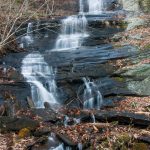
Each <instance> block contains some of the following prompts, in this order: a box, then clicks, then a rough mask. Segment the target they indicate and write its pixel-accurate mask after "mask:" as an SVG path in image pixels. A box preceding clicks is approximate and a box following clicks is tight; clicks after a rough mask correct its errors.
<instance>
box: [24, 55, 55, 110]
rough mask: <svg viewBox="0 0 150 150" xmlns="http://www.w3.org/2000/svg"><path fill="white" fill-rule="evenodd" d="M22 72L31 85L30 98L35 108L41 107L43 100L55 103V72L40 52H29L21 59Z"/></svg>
mask: <svg viewBox="0 0 150 150" xmlns="http://www.w3.org/2000/svg"><path fill="white" fill-rule="evenodd" d="M22 74H23V76H24V77H25V79H26V80H27V82H28V83H30V85H31V94H32V100H33V101H34V103H35V106H36V107H37V108H43V107H44V103H45V102H48V103H50V104H56V103H57V100H56V99H57V92H56V89H57V86H56V83H55V74H54V71H53V68H52V67H49V66H48V64H47V63H46V62H45V61H44V58H43V57H42V56H41V54H39V53H31V54H29V55H27V56H26V57H25V58H24V59H23V61H22Z"/></svg>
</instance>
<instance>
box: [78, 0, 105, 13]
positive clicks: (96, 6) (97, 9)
mask: <svg viewBox="0 0 150 150" xmlns="http://www.w3.org/2000/svg"><path fill="white" fill-rule="evenodd" d="M79 3H80V14H85V13H87V14H95V15H98V14H101V13H102V11H103V7H104V2H103V0H86V1H85V0H80V2H79ZM86 3H87V6H88V8H87V9H88V10H86V9H85V5H86ZM85 10H86V12H85Z"/></svg>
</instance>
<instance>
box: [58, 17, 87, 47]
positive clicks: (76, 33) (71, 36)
mask: <svg viewBox="0 0 150 150" xmlns="http://www.w3.org/2000/svg"><path fill="white" fill-rule="evenodd" d="M86 26H87V20H86V18H85V16H84V15H81V16H80V15H79V16H70V17H68V18H66V19H63V20H62V29H61V34H60V35H59V36H58V38H57V41H56V45H55V50H66V49H74V48H78V47H80V46H81V44H82V40H83V39H84V37H87V36H88V34H87V33H86Z"/></svg>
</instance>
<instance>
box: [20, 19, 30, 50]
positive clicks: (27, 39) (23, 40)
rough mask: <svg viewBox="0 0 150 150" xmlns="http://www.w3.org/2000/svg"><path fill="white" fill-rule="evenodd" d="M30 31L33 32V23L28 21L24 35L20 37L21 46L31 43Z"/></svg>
mask: <svg viewBox="0 0 150 150" xmlns="http://www.w3.org/2000/svg"><path fill="white" fill-rule="evenodd" d="M32 32H33V24H32V23H31V22H30V23H28V26H27V30H26V36H23V37H22V38H21V43H20V47H21V48H24V47H25V45H26V46H28V45H30V44H32V43H33V36H32Z"/></svg>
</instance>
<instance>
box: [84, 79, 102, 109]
mask: <svg viewBox="0 0 150 150" xmlns="http://www.w3.org/2000/svg"><path fill="white" fill-rule="evenodd" d="M83 81H84V84H85V90H84V94H83V100H84V106H83V107H84V108H85V109H92V108H95V109H100V108H101V106H102V103H103V98H102V94H101V92H100V91H99V90H98V87H97V85H96V84H95V83H94V82H91V81H90V79H88V78H83Z"/></svg>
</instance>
